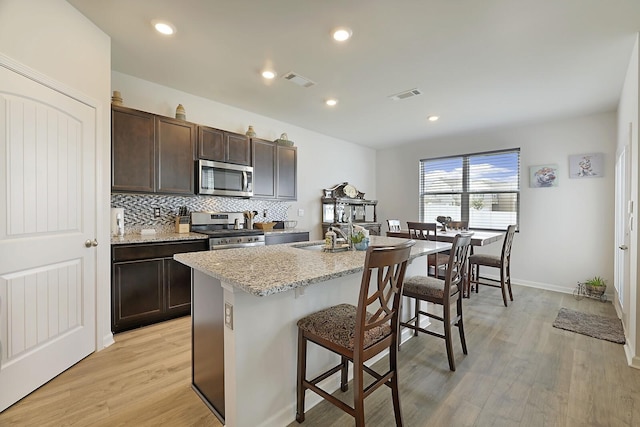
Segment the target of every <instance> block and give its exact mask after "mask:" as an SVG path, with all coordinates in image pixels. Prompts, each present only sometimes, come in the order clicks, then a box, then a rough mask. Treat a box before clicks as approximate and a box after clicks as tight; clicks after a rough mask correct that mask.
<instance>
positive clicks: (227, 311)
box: [224, 301, 233, 331]
mask: <svg viewBox="0 0 640 427" xmlns="http://www.w3.org/2000/svg"><path fill="white" fill-rule="evenodd" d="M224 325H225V326H226V327H227V328H229V329H231V330H232V331H233V306H232V305H231V304H229V303H228V302H226V301H225V302H224Z"/></svg>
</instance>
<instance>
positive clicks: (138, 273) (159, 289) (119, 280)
mask: <svg viewBox="0 0 640 427" xmlns="http://www.w3.org/2000/svg"><path fill="white" fill-rule="evenodd" d="M163 263H164V260H162V259H152V260H144V261H133V262H122V263H114V264H113V282H112V283H113V289H112V292H113V295H112V298H113V299H112V316H111V319H112V320H111V321H112V329H113V331H114V332H120V331H123V330H126V329H129V328H132V327H136V326H140V325H145V324H149V323H153V322H155V321H157V320H158V319H160V318H161V317H162V315H163V313H162V312H163Z"/></svg>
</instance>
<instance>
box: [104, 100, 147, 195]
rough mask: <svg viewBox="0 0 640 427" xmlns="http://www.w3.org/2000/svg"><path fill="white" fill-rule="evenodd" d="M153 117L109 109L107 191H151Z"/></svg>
mask: <svg viewBox="0 0 640 427" xmlns="http://www.w3.org/2000/svg"><path fill="white" fill-rule="evenodd" d="M154 132H155V127H154V115H153V114H149V113H145V112H143V111H138V110H132V109H130V108H125V107H116V106H113V107H112V109H111V189H112V190H113V191H136V192H146V193H152V192H153V191H154V190H155V151H154V137H155V133H154Z"/></svg>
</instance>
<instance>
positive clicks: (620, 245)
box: [614, 127, 634, 312]
mask: <svg viewBox="0 0 640 427" xmlns="http://www.w3.org/2000/svg"><path fill="white" fill-rule="evenodd" d="M631 131H632V130H631V127H629V133H631ZM629 138H631V135H629ZM629 150H630V145H627V146H625V147H624V149H623V150H622V151H621V152H620V153H619V154H618V158H617V159H616V183H615V204H616V212H615V215H616V224H615V233H616V235H615V243H616V252H615V267H614V276H615V277H614V282H615V288H616V292H617V294H618V301H619V303H620V308H621V309H622V311H623V312H625V311H626V309H625V297H626V295H628V294H629V291H630V289H629V277H630V272H629V265H630V263H629V242H630V239H629V235H630V231H631V230H630V227H631V224H632V219H633V210H634V209H633V206H632V204H631V202H630V200H629V189H630V178H629V176H630V170H629V159H630V157H631V156H630V154H629Z"/></svg>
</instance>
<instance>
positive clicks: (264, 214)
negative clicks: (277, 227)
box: [262, 209, 267, 218]
mask: <svg viewBox="0 0 640 427" xmlns="http://www.w3.org/2000/svg"><path fill="white" fill-rule="evenodd" d="M262 217H263V218H266V217H267V210H266V209H265V210H263V211H262Z"/></svg>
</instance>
